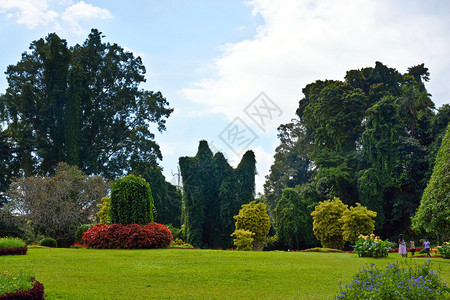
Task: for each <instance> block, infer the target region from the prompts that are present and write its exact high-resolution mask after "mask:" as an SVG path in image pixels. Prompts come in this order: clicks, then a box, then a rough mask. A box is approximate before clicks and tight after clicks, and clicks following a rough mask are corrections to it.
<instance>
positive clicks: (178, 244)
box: [170, 239, 194, 249]
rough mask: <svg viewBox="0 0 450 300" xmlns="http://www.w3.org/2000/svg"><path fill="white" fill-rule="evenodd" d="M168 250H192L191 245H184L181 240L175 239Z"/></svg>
mask: <svg viewBox="0 0 450 300" xmlns="http://www.w3.org/2000/svg"><path fill="white" fill-rule="evenodd" d="M170 248H187V249H191V248H194V246H192V245H191V244H188V243H185V242H184V241H183V240H182V239H175V240H174V241H172V242H171V243H170Z"/></svg>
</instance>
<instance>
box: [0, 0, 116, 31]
mask: <svg viewBox="0 0 450 300" xmlns="http://www.w3.org/2000/svg"><path fill="white" fill-rule="evenodd" d="M0 14H6V16H7V18H8V19H10V20H12V21H15V22H16V23H17V24H20V25H25V26H26V27H27V28H29V29H34V28H36V27H38V26H46V27H47V28H48V29H49V30H58V31H63V32H68V33H74V34H77V35H84V34H86V32H87V30H85V29H84V27H83V26H82V24H83V23H85V22H87V21H97V20H105V19H111V18H112V15H111V13H110V12H109V11H108V10H107V9H104V8H101V7H98V6H93V5H91V4H88V3H85V2H84V1H80V2H77V3H75V4H73V3H72V1H65V0H59V1H57V0H53V1H52V0H20V1H18V0H17V1H11V0H0Z"/></svg>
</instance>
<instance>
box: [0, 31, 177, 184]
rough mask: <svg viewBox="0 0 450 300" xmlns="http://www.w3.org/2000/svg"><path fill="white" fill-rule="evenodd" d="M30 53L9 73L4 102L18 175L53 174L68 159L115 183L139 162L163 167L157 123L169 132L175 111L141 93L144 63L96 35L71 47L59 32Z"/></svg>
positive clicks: (148, 93) (3, 113) (156, 95)
mask: <svg viewBox="0 0 450 300" xmlns="http://www.w3.org/2000/svg"><path fill="white" fill-rule="evenodd" d="M30 50H31V51H30V52H25V53H23V55H22V59H21V60H20V61H19V62H18V63H17V64H16V65H11V66H9V67H8V69H7V71H6V74H7V80H8V88H7V90H6V93H5V94H3V95H1V96H0V103H2V105H0V116H1V121H2V122H3V123H4V124H5V125H6V129H5V130H4V132H3V133H2V134H4V135H6V136H7V137H8V139H7V140H8V143H9V145H10V151H12V155H11V163H10V165H8V167H9V168H12V171H11V173H13V174H14V176H20V175H25V176H30V175H34V174H43V175H46V174H51V173H53V172H54V171H55V168H56V165H57V163H58V162H61V161H63V162H67V163H70V164H75V165H78V166H79V167H80V168H81V169H82V171H83V172H85V173H86V174H102V175H104V176H105V177H107V178H115V177H117V176H119V175H120V174H122V173H123V170H125V169H127V170H130V169H132V164H133V163H139V164H146V165H148V166H155V165H156V164H157V159H161V158H162V156H161V152H160V149H159V146H158V144H157V143H156V142H155V141H154V133H152V132H151V131H150V125H151V124H156V127H157V129H158V130H159V131H160V132H162V131H163V130H165V120H166V118H167V117H168V116H169V115H170V113H171V112H172V109H170V108H168V102H167V101H166V99H165V98H164V97H163V96H162V94H161V93H160V92H156V93H154V92H151V91H147V90H143V89H140V88H139V85H140V84H141V83H143V82H145V78H144V75H145V67H144V66H143V64H142V61H141V59H140V57H134V55H133V54H132V53H130V52H127V51H125V50H124V49H123V48H122V47H120V46H119V45H117V44H110V43H104V42H103V41H102V34H101V32H99V31H98V30H96V29H93V30H92V31H91V33H90V34H89V37H88V38H87V40H86V41H85V42H84V44H83V45H78V44H77V45H75V46H74V47H70V48H68V47H67V44H66V41H65V40H63V39H61V38H59V37H58V36H57V35H56V34H55V33H52V34H49V35H48V36H47V37H46V38H45V39H43V38H42V39H39V40H37V41H34V42H33V43H31V46H30Z"/></svg>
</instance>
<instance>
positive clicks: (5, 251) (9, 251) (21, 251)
mask: <svg viewBox="0 0 450 300" xmlns="http://www.w3.org/2000/svg"><path fill="white" fill-rule="evenodd" d="M27 252H28V247H27V246H25V247H21V248H0V256H2V255H25V254H27Z"/></svg>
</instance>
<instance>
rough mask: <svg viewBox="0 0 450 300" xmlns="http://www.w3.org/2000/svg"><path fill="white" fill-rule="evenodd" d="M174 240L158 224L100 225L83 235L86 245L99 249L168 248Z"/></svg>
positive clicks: (164, 228) (162, 226)
mask: <svg viewBox="0 0 450 300" xmlns="http://www.w3.org/2000/svg"><path fill="white" fill-rule="evenodd" d="M172 239H173V237H172V233H171V232H170V230H169V229H168V228H167V227H166V226H164V225H162V224H158V223H149V224H147V225H138V224H129V225H121V224H111V225H107V224H99V225H96V226H94V227H91V228H90V229H89V230H87V231H86V232H85V233H84V234H83V241H84V243H85V244H86V245H87V246H88V247H90V248H97V249H150V248H168V247H169V246H170V242H171V241H172Z"/></svg>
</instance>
